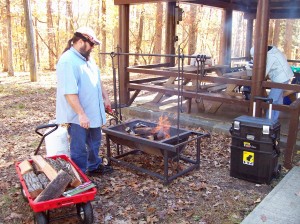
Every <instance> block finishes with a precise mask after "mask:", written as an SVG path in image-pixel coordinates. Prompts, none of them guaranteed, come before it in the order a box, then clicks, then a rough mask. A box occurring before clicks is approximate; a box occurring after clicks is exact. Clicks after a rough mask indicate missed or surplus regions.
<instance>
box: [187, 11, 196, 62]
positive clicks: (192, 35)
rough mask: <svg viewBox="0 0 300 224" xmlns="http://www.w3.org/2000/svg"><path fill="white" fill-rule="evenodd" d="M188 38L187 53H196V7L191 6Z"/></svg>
mask: <svg viewBox="0 0 300 224" xmlns="http://www.w3.org/2000/svg"><path fill="white" fill-rule="evenodd" d="M189 23H190V25H189V38H188V54H189V55H192V54H195V53H196V48H197V35H198V32H197V30H198V29H197V7H196V6H191V11H190V21H189ZM190 61H191V59H189V62H188V64H190Z"/></svg>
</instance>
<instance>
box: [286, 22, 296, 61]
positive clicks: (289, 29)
mask: <svg viewBox="0 0 300 224" xmlns="http://www.w3.org/2000/svg"><path fill="white" fill-rule="evenodd" d="M293 25H294V21H293V20H289V19H287V20H286V27H285V38H284V39H285V43H284V53H285V55H286V57H287V58H288V59H291V56H292V42H293V39H292V36H293Z"/></svg>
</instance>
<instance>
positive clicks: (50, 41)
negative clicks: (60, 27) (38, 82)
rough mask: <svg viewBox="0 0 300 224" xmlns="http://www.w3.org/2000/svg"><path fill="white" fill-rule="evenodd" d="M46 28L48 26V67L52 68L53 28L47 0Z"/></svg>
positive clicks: (50, 10)
mask: <svg viewBox="0 0 300 224" xmlns="http://www.w3.org/2000/svg"><path fill="white" fill-rule="evenodd" d="M47 28H48V46H49V69H50V70H54V57H55V55H54V54H53V49H54V44H55V43H54V41H55V35H54V28H53V20H52V1H51V0H47Z"/></svg>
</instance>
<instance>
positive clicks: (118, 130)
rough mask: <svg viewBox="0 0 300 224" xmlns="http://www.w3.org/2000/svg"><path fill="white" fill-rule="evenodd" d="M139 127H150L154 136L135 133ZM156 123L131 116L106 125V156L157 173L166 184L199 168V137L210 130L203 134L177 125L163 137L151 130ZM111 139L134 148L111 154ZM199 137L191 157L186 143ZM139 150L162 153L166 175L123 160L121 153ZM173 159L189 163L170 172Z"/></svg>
mask: <svg viewBox="0 0 300 224" xmlns="http://www.w3.org/2000/svg"><path fill="white" fill-rule="evenodd" d="M136 127H145V130H146V131H147V130H150V133H152V134H153V137H151V135H150V138H149V136H148V135H144V132H143V134H140V133H138V134H136V133H135V131H134V130H135V129H136ZM155 127H157V124H156V123H153V122H148V121H143V120H131V121H128V122H123V123H122V124H118V125H115V126H111V127H108V128H103V132H104V133H105V134H106V141H107V156H108V157H109V160H110V161H113V162H116V163H118V164H121V165H124V166H126V167H129V168H132V169H134V170H138V171H140V172H143V173H146V174H149V175H151V176H153V177H157V178H159V179H161V180H163V181H164V183H165V184H168V183H169V182H170V181H171V180H173V179H175V178H177V177H178V176H181V175H183V174H185V173H187V172H189V171H191V170H193V169H195V168H199V165H200V139H201V138H203V137H208V136H209V134H204V133H200V132H195V131H190V130H185V129H178V128H175V127H171V126H170V127H169V133H168V135H169V136H168V137H164V138H162V139H160V138H157V137H156V139H155V135H158V134H157V132H155V133H154V132H152V131H151V130H154V129H155ZM110 140H111V141H113V142H114V143H116V144H117V145H121V146H127V147H129V148H131V149H133V150H131V151H129V152H126V153H123V152H121V153H120V152H118V155H117V156H115V157H112V156H111V147H110ZM192 141H196V150H195V155H194V156H193V158H190V157H189V158H188V157H186V156H184V155H182V152H183V150H184V148H185V146H186V145H187V143H189V142H192ZM137 151H142V152H145V153H146V154H152V155H156V156H161V157H163V160H164V171H163V175H162V174H159V173H156V172H152V171H150V170H148V169H144V168H141V167H138V166H135V165H134V164H132V163H128V162H126V161H124V160H121V158H122V157H125V156H128V155H130V154H135V153H136V152H137ZM169 159H172V160H173V161H176V162H177V163H178V162H179V161H184V162H185V163H187V164H188V165H189V166H188V167H187V168H185V169H183V170H181V171H178V172H177V173H176V174H174V175H171V176H170V175H169V174H168V169H169V168H168V161H169Z"/></svg>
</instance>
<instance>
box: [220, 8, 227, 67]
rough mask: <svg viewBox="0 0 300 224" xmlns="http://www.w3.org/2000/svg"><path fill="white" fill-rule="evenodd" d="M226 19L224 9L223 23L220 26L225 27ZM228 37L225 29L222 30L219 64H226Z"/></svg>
mask: <svg viewBox="0 0 300 224" xmlns="http://www.w3.org/2000/svg"><path fill="white" fill-rule="evenodd" d="M225 20H226V11H225V10H223V11H222V19H221V25H220V27H225V25H226V24H225V22H226V21H225ZM225 42H226V38H225V29H224V28H223V29H221V30H220V51H219V52H220V53H219V64H221V65H223V64H225V53H226V47H225V45H226V43H225Z"/></svg>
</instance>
